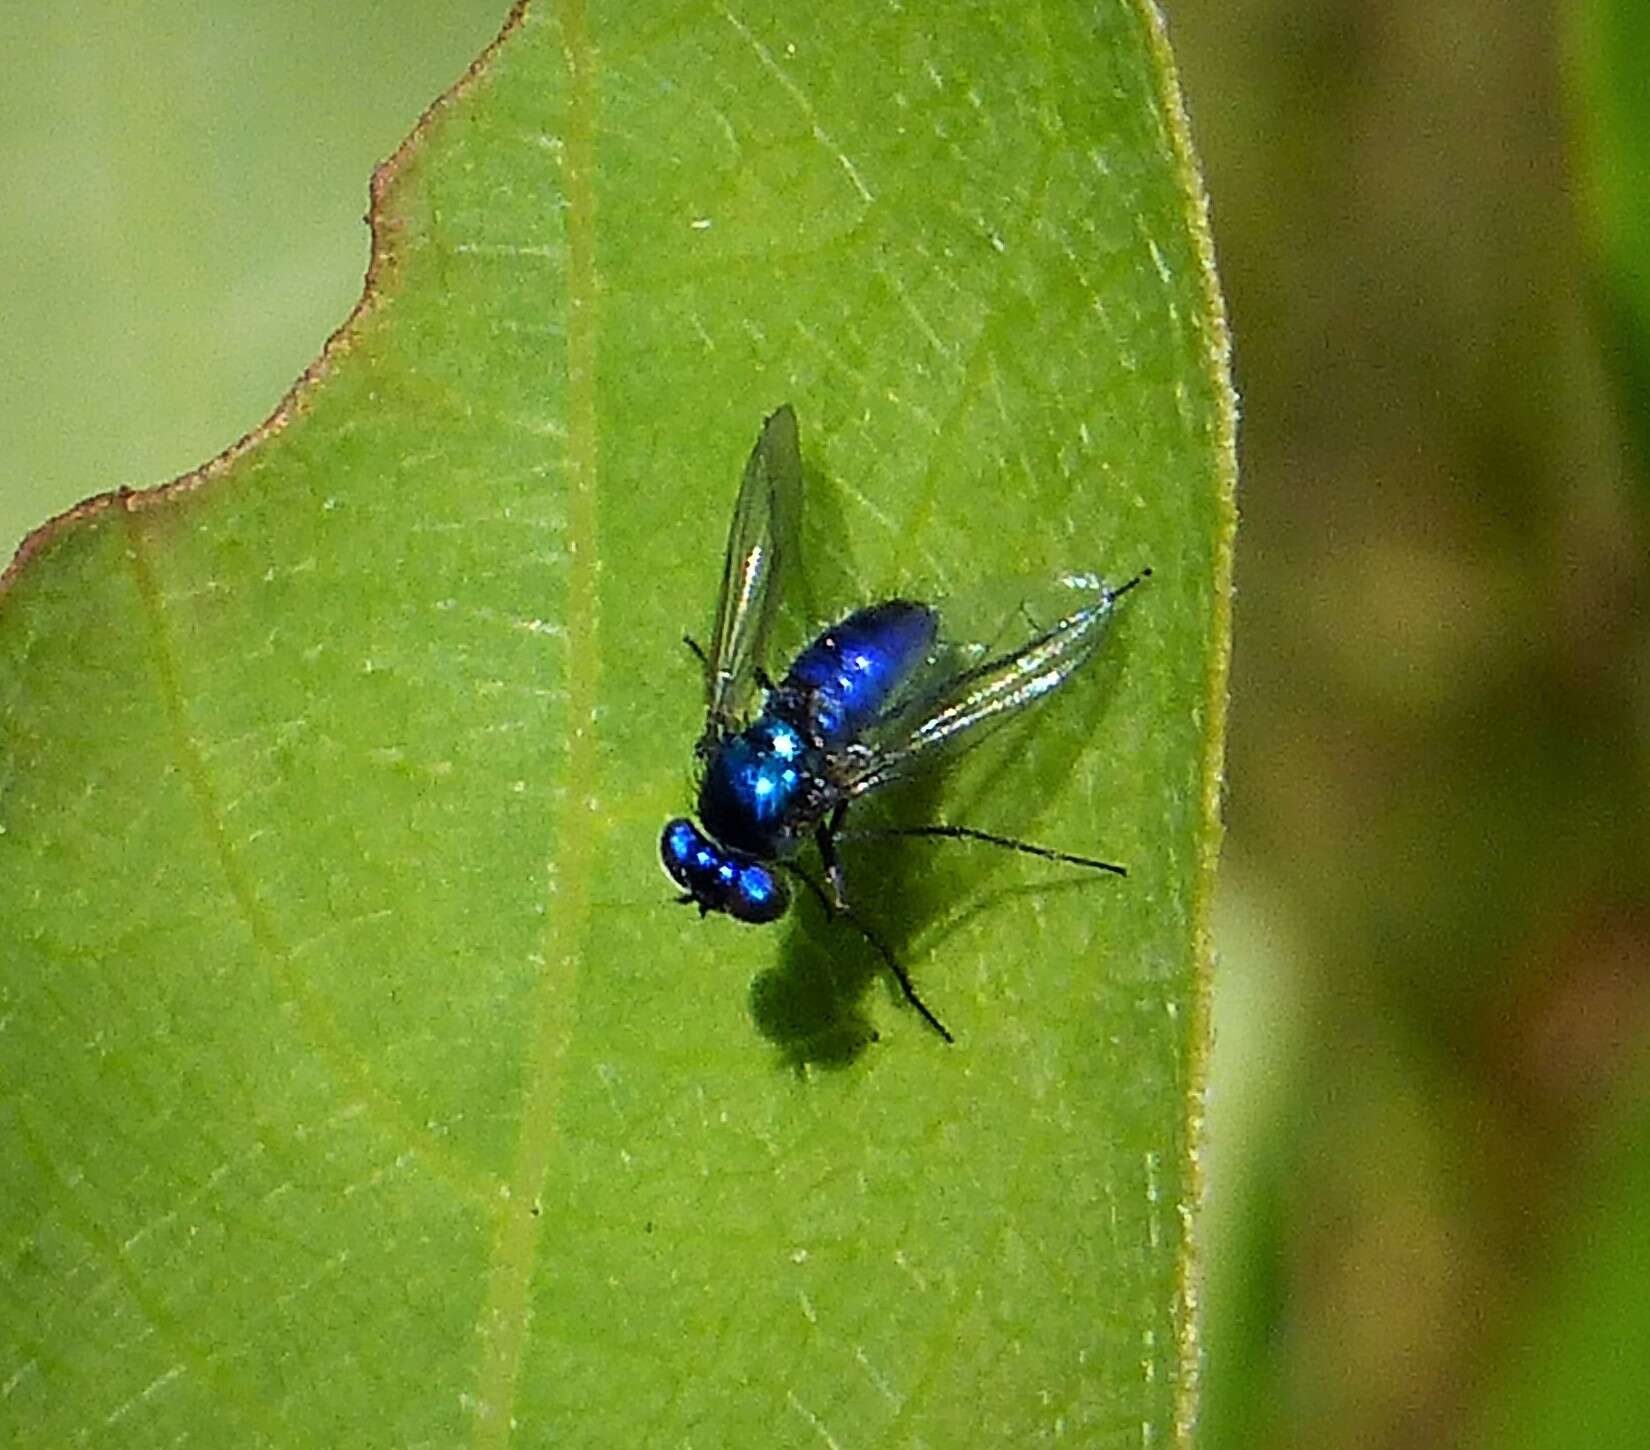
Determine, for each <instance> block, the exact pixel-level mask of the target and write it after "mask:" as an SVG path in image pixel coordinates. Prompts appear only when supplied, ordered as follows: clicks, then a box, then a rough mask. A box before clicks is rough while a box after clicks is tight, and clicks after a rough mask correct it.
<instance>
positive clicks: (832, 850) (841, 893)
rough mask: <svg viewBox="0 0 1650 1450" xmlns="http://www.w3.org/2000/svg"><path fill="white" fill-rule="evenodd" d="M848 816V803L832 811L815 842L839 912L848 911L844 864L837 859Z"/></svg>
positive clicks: (820, 825) (817, 833)
mask: <svg viewBox="0 0 1650 1450" xmlns="http://www.w3.org/2000/svg"><path fill="white" fill-rule="evenodd" d="M847 814H848V803H847V802H846V801H844V802H842V804H840V805H838V806H835V807H833V808H832V810H831V818H830V819H829V820H827V821H821V822H820V823H819V829H818V830H817V831H815V832H814V841H815V843H816V844H817V845H818V846H819V859H820V861H822V862H823V863H824V866H825V880H826V881H827V882H829V883H830V887H831V897H832V899H833V900H834V901H835V902H836V909H837V910H838V911H847V909H848V897H847V895H846V893H845V890H844V888H845V885H846V883H845V882H844V881H843V879H842V862H841V861H839V860H838V859H837V854H836V842H837V837H838V836H839V835H840V834H841V832H842V821H843V817H845V816H846V815H847Z"/></svg>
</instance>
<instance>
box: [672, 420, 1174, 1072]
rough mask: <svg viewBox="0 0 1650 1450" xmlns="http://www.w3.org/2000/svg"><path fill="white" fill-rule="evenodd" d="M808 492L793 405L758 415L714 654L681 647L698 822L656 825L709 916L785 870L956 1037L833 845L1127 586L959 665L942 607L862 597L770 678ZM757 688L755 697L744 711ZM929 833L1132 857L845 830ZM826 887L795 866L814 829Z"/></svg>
mask: <svg viewBox="0 0 1650 1450" xmlns="http://www.w3.org/2000/svg"><path fill="white" fill-rule="evenodd" d="M801 501H802V455H801V451H800V448H799V445H798V442H797V430H796V414H795V413H794V412H793V411H792V410H791V408H790V407H789V405H787V406H785V407H782V408H780V409H779V411H778V412H776V413H775V414H774V415H773V416H772V417H771V418H769V419H768V420H767V422H766V423H765V424H764V425H763V427H762V433H761V435H760V436H759V437H758V438H757V440H756V447H755V448H754V449H753V450H752V451H751V456H750V461H749V462H748V463H747V464H746V465H745V477H744V481H743V482H742V483H741V484H740V487H739V498H738V501H737V502H736V503H735V504H734V508H733V524H732V527H731V528H730V530H729V533H728V552H727V558H726V560H725V562H724V564H723V569H722V589H721V593H720V595H719V596H718V598H717V601H716V623H715V627H714V629H713V631H712V633H711V637H710V649H709V651H708V652H706V651H705V650H702V649H701V648H700V647H699V646H698V645H697V644H695V643H694V642H693V641H692V640H691V639H690V640H688V642H687V643H688V646H689V648H691V649H692V650H693V652H694V653H695V654H696V655H698V656H699V659H700V661H701V663H702V664H703V665H704V669H705V693H706V711H705V728H704V731H703V733H702V734H701V735H700V737H699V743H698V746H697V747H696V750H697V754H698V758H699V761H700V765H701V767H702V772H703V773H702V775H701V778H700V784H699V820H700V822H701V823H702V829H701V826H696V825H695V824H694V823H693V822H692V821H690V820H688V819H687V818H686V817H680V818H678V819H676V820H673V821H670V822H669V823H667V824H666V826H665V828H664V833H663V835H662V836H661V837H660V842H659V851H660V855H661V856H662V857H663V860H664V866H665V870H666V871H668V872H669V873H670V876H671V879H672V880H674V881H675V882H676V884H677V885H678V886H680V887H681V888H682V895H681V896H680V897H679V898H678V900H680V901H682V902H684V903H691V904H693V905H696V906H698V908H699V912H700V915H701V916H702V915H704V914H706V913H707V912H712V911H720V912H725V913H726V914H727V915H729V916H731V917H733V918H734V919H735V920H737V921H746V922H753V923H761V922H768V921H775V920H777V919H778V918H779V917H781V916H783V915H784V914H785V912H786V910H787V908H788V907H789V906H790V892H789V891H788V889H787V887H786V884H785V881H784V878H783V876H782V875H781V874H780V872H781V870H785V871H789V872H791V873H792V874H794V875H795V876H796V877H797V878H798V879H799V880H801V881H802V882H803V883H804V884H806V885H807V886H808V887H809V888H810V889H811V890H813V891H814V893H815V894H816V895H817V896H819V898H820V899H821V901H822V902H823V903H824V905H825V908H826V910H827V911H828V912H836V913H839V914H841V915H844V916H846V917H848V919H849V920H850V921H852V922H853V924H854V925H855V926H856V928H857V929H858V930H859V931H860V933H861V934H862V935H863V936H864V937H865V938H866V940H867V941H869V942H870V943H871V945H872V946H873V947H875V948H876V949H877V951H878V952H879V953H880V954H881V956H882V958H883V960H884V961H885V962H886V963H887V964H888V967H889V969H890V970H891V971H892V972H893V974H894V976H895V977H896V978H897V979H898V981H899V984H900V987H901V988H902V989H903V991H904V993H905V996H906V999H907V1000H908V1001H909V1002H910V1003H911V1005H912V1006H913V1007H915V1008H916V1009H917V1011H918V1012H920V1013H921V1014H922V1015H923V1017H924V1019H925V1020H926V1021H927V1022H928V1023H929V1025H930V1026H932V1027H933V1028H934V1030H935V1031H937V1032H938V1033H939V1034H940V1035H941V1036H942V1037H944V1038H945V1040H946V1041H947V1042H950V1041H951V1040H952V1037H951V1034H950V1033H949V1032H948V1031H946V1029H945V1026H944V1024H943V1023H942V1022H941V1021H940V1020H939V1018H938V1017H936V1016H935V1015H934V1014H933V1012H931V1011H930V1010H929V1009H928V1006H927V1004H926V1003H924V1002H923V1000H922V998H921V997H919V996H918V995H917V990H916V988H915V987H914V986H913V985H912V983H911V979H910V977H909V976H908V975H907V973H906V971H905V968H904V967H902V966H901V965H900V963H899V961H898V960H897V959H896V958H895V956H894V954H893V952H891V951H890V950H889V949H888V948H887V946H886V945H884V943H883V942H882V940H881V939H880V938H879V937H878V936H876V935H875V934H873V933H872V932H871V930H870V928H869V927H867V926H866V925H865V923H864V922H862V921H861V920H860V919H859V918H858V917H857V916H856V915H855V914H854V913H853V912H852V911H851V910H850V908H849V906H848V903H847V899H846V897H845V895H844V891H843V878H842V867H841V863H840V862H839V861H838V859H837V851H836V845H837V841H838V840H839V839H843V838H845V833H844V831H843V822H844V819H845V817H846V814H847V810H848V807H849V806H850V805H851V804H852V803H853V802H854V801H856V800H858V799H859V798H860V797H861V796H865V795H869V794H870V793H871V792H872V791H875V790H877V789H879V788H881V787H882V786H885V785H887V784H889V783H890V782H892V781H897V780H902V779H904V778H906V777H907V776H909V775H911V774H912V773H913V772H914V771H916V770H917V769H918V768H925V767H927V766H928V765H929V764H931V763H932V762H934V761H936V760H938V759H940V758H942V757H946V756H948V754H949V753H951V752H954V751H955V750H956V749H958V748H963V747H966V746H967V745H970V744H973V743H975V742H976V741H978V740H979V739H981V738H983V736H984V735H985V734H986V733H988V727H989V726H990V725H991V724H993V723H1000V722H1001V721H1003V720H1005V719H1007V718H1008V717H1009V716H1011V715H1012V714H1014V713H1015V712H1016V711H1019V710H1021V709H1023V708H1025V707H1026V706H1027V705H1030V704H1031V703H1032V702H1034V701H1036V700H1038V699H1041V698H1042V697H1043V696H1045V695H1047V694H1049V693H1050V692H1051V691H1053V690H1056V689H1058V688H1059V687H1060V686H1061V685H1062V684H1064V683H1065V681H1066V680H1068V679H1069V678H1070V677H1071V675H1072V673H1073V672H1074V671H1075V670H1076V669H1078V667H1079V666H1081V665H1082V664H1083V663H1084V661H1086V660H1087V659H1089V657H1090V656H1091V655H1093V653H1094V652H1095V650H1096V648H1097V647H1098V646H1099V643H1100V639H1101V637H1102V635H1103V633H1104V626H1105V624H1106V622H1107V620H1108V618H1109V617H1110V615H1111V612H1112V608H1113V606H1114V605H1115V604H1116V602H1117V600H1118V598H1119V597H1120V596H1121V595H1123V594H1125V593H1126V592H1127V591H1128V590H1130V589H1132V588H1133V587H1134V586H1135V585H1136V584H1137V583H1139V582H1140V580H1141V579H1143V578H1145V577H1146V575H1148V574H1149V573H1150V572H1151V571H1150V570H1142V571H1141V573H1140V574H1138V575H1136V576H1135V577H1134V578H1133V579H1131V580H1129V581H1128V583H1126V584H1123V585H1120V586H1119V587H1118V588H1116V589H1107V588H1105V587H1104V586H1103V585H1100V584H1098V583H1094V582H1092V581H1090V585H1089V593H1088V598H1087V602H1086V603H1084V604H1083V605H1082V607H1080V608H1078V609H1075V610H1073V611H1072V612H1071V613H1069V614H1067V615H1066V616H1065V617H1064V618H1063V619H1061V620H1059V621H1058V623H1056V624H1054V625H1053V626H1052V627H1050V628H1048V629H1046V630H1044V631H1042V632H1041V633H1040V634H1038V635H1036V636H1035V637H1034V638H1033V639H1031V640H1030V641H1029V642H1028V643H1026V644H1024V645H1021V646H1020V647H1019V648H1018V649H1014V650H1011V651H1009V652H1008V653H1006V654H1001V655H997V656H995V657H993V658H989V659H986V660H985V661H983V662H982V663H979V664H975V665H972V666H969V667H966V668H957V669H953V670H951V671H949V672H945V671H943V670H941V669H940V668H939V666H938V664H937V662H936V659H935V649H936V642H937V639H938V635H939V615H938V614H937V613H936V611H935V610H933V609H931V608H930V607H929V606H928V605H926V604H917V603H914V602H912V601H910V600H907V599H890V600H887V601H885V602H884V603H881V604H872V605H868V606H867V607H866V608H864V609H857V610H855V611H854V612H853V613H852V614H850V615H848V616H847V618H845V619H843V620H841V621H840V622H839V623H837V624H834V625H832V626H831V628H830V629H828V630H826V631H825V633H823V634H822V635H820V636H819V637H818V638H817V639H816V640H814V642H813V643H812V644H810V645H809V646H808V647H807V648H806V649H804V650H803V651H802V653H801V654H799V655H798V656H797V657H796V659H795V660H794V661H793V662H792V664H791V667H790V669H789V670H788V671H787V672H786V674H785V677H784V679H782V680H781V681H780V682H779V683H778V684H777V685H776V684H774V682H773V681H772V680H771V679H770V678H769V677H768V675H767V673H766V672H765V670H764V669H763V666H762V660H763V656H764V652H765V650H766V647H767V639H768V631H769V628H770V626H771V625H772V623H773V615H774V609H775V606H776V604H777V600H778V591H777V589H776V587H775V581H776V579H777V578H778V577H779V574H780V572H781V570H782V569H783V568H784V567H785V563H786V560H787V558H788V557H789V555H790V553H791V550H792V549H793V548H794V547H795V541H796V537H797V524H798V518H799V515H800V512H801ZM757 689H760V690H761V691H762V692H763V700H762V707H761V709H760V711H758V712H757V714H756V715H755V718H754V719H751V718H749V715H750V706H751V703H752V700H753V698H754V696H755V692H756V690H757ZM855 835H878V836H926V837H931V838H935V837H937V838H941V839H946V840H966V841H983V842H985V843H986V844H988V845H994V846H1002V847H1006V848H1007V849H1009V850H1014V851H1020V852H1023V853H1025V854H1027V855H1031V856H1038V857H1041V858H1042V859H1044V860H1047V861H1064V862H1068V863H1070V864H1072V865H1075V866H1087V867H1090V868H1092V869H1094V870H1098V871H1110V872H1113V873H1115V874H1116V875H1119V876H1122V875H1124V874H1125V872H1124V870H1123V868H1122V867H1121V866H1114V865H1111V864H1110V863H1109V862H1105V861H1096V860H1094V859H1092V858H1091V857H1087V856H1073V855H1069V854H1067V853H1066V852H1064V851H1052V850H1049V849H1048V848H1046V847H1043V846H1033V845H1030V844H1028V843H1027V842H1024V841H1015V840H1011V839H1009V838H1007V837H1004V836H994V835H991V834H989V833H987V832H985V831H975V830H971V829H969V828H967V827H965V826H949V825H932V826H912V827H905V828H895V829H890V830H879V831H870V832H848V833H846V836H855ZM810 838H811V839H812V840H813V841H814V842H815V843H816V844H817V845H818V848H819V855H820V860H821V862H822V863H823V865H824V867H825V879H826V888H822V887H820V886H819V885H817V884H816V883H815V882H814V880H813V879H812V878H811V877H810V876H808V875H806V874H805V873H804V872H802V871H801V869H800V868H799V867H797V866H795V865H794V864H793V859H794V858H795V856H796V855H797V853H798V852H799V851H800V850H801V849H802V846H803V845H804V843H805V842H807V841H808V840H809V839H810Z"/></svg>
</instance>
